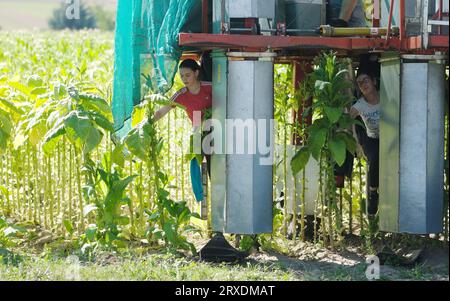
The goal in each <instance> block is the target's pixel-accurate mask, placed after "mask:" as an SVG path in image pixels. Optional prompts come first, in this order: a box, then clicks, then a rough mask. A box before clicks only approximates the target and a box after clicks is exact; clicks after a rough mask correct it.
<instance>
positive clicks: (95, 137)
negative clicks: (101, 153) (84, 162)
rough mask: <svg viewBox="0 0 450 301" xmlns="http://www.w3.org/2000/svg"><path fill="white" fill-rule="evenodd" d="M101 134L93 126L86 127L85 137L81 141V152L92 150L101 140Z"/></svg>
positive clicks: (86, 152) (85, 152)
mask: <svg viewBox="0 0 450 301" xmlns="http://www.w3.org/2000/svg"><path fill="white" fill-rule="evenodd" d="M102 138H103V134H102V133H101V132H100V131H99V130H97V129H96V128H95V127H93V126H91V127H89V128H88V131H87V135H86V139H85V140H84V143H83V154H88V153H90V152H91V151H92V150H94V149H95V148H96V147H97V146H98V145H99V144H100V142H101V141H102Z"/></svg>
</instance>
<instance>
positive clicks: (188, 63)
mask: <svg viewBox="0 0 450 301" xmlns="http://www.w3.org/2000/svg"><path fill="white" fill-rule="evenodd" d="M181 68H188V69H191V70H192V71H200V70H201V68H200V66H199V64H198V63H197V62H196V61H194V60H192V59H187V60H184V61H182V62H181V64H180V69H181Z"/></svg>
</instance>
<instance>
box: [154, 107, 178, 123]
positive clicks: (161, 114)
mask: <svg viewBox="0 0 450 301" xmlns="http://www.w3.org/2000/svg"><path fill="white" fill-rule="evenodd" d="M173 108H175V106H174V105H170V106H164V107H162V108H161V109H159V110H158V111H156V112H155V115H153V122H157V121H158V120H160V119H161V118H163V117H164V116H165V115H166V114H167V113H169V112H170V110H172V109H173Z"/></svg>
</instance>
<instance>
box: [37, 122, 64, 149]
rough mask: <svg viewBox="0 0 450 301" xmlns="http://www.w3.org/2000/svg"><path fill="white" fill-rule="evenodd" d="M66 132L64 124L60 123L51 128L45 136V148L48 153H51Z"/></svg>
mask: <svg viewBox="0 0 450 301" xmlns="http://www.w3.org/2000/svg"><path fill="white" fill-rule="evenodd" d="M65 133H66V129H65V128H64V125H63V124H62V125H60V126H58V127H56V128H53V129H51V130H50V131H49V132H48V133H47V134H45V137H44V145H43V149H44V152H45V153H46V154H51V153H52V152H53V151H54V149H55V148H56V146H57V145H58V141H59V140H60V138H61V136H62V135H64V134H65Z"/></svg>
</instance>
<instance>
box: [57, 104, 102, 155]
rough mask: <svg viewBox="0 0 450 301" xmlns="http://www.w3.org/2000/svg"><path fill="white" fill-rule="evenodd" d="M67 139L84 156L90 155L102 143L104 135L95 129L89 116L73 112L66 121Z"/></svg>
mask: <svg viewBox="0 0 450 301" xmlns="http://www.w3.org/2000/svg"><path fill="white" fill-rule="evenodd" d="M64 126H65V129H66V133H67V137H68V138H69V140H70V141H71V142H72V143H73V144H74V145H75V146H76V147H77V148H79V149H81V150H82V151H83V153H84V154H87V153H89V152H90V151H92V150H93V149H94V148H96V147H97V145H98V144H99V143H100V142H101V140H102V137H103V134H102V133H101V132H100V131H99V130H98V129H96V128H95V127H94V125H93V123H92V122H91V121H90V120H89V118H88V117H87V116H80V115H79V114H78V112H71V113H70V114H69V115H68V116H67V117H66V119H65V120H64Z"/></svg>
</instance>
